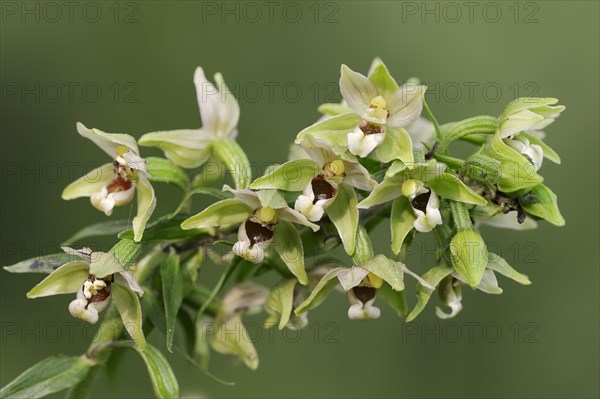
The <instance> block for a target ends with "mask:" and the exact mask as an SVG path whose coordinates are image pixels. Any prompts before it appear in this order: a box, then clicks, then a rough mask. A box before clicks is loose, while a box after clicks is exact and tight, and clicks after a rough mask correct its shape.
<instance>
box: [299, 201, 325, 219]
mask: <svg viewBox="0 0 600 399" xmlns="http://www.w3.org/2000/svg"><path fill="white" fill-rule="evenodd" d="M313 200H314V195H312V197H309V196H306V195H304V194H303V195H300V196H299V197H298V199H296V203H295V204H294V209H295V210H297V211H298V212H300V213H301V214H303V215H304V216H306V218H307V219H308V220H310V221H311V222H318V221H319V220H321V218H323V214H324V213H325V209H323V206H322V205H320V204H319V202H321V201H317V203H316V204H313Z"/></svg>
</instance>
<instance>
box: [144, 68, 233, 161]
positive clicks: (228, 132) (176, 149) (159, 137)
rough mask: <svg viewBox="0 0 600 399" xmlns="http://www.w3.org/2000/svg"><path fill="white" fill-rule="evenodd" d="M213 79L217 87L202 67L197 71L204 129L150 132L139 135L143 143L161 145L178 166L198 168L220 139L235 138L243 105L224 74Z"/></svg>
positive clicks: (198, 94) (153, 145)
mask: <svg viewBox="0 0 600 399" xmlns="http://www.w3.org/2000/svg"><path fill="white" fill-rule="evenodd" d="M214 78H215V82H216V87H215V85H214V84H212V83H211V82H210V81H208V79H206V76H205V75H204V70H203V69H202V68H200V67H198V68H196V72H195V73H194V85H195V86H196V96H197V99H198V107H199V108H200V117H201V119H202V128H200V129H181V130H169V131H159V132H152V133H147V134H144V135H143V136H142V137H141V138H140V140H139V143H140V145H142V146H147V147H158V148H160V149H161V150H163V151H164V153H165V156H166V157H167V158H169V159H170V160H171V161H173V162H174V163H176V164H177V165H179V166H181V167H184V168H195V167H198V166H200V165H202V164H204V163H205V162H206V161H207V160H208V159H209V158H210V156H211V155H212V152H213V144H214V143H215V142H216V141H217V140H219V139H227V140H235V138H236V137H237V124H238V120H239V118H240V107H239V105H238V102H237V100H236V99H235V97H234V96H233V94H232V93H231V91H230V90H229V88H228V87H227V86H226V85H225V82H224V81H223V76H222V75H221V74H220V73H217V74H215V77H214Z"/></svg>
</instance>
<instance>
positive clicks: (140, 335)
mask: <svg viewBox="0 0 600 399" xmlns="http://www.w3.org/2000/svg"><path fill="white" fill-rule="evenodd" d="M111 296H112V297H113V299H114V301H115V305H116V306H117V310H118V311H119V314H120V315H121V320H122V321H123V325H124V326H125V329H126V330H127V332H128V333H129V335H130V336H131V338H132V339H133V340H134V341H135V343H136V345H137V346H138V348H140V350H144V349H145V347H146V338H145V337H144V331H143V329H142V307H141V305H140V300H139V298H138V296H137V294H136V293H134V292H133V291H131V290H130V289H129V287H127V286H124V285H120V284H113V285H112V287H111Z"/></svg>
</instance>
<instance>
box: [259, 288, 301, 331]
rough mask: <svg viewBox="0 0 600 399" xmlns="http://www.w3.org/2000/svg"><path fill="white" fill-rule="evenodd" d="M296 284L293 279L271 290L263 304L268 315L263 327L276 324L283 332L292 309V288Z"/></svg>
mask: <svg viewBox="0 0 600 399" xmlns="http://www.w3.org/2000/svg"><path fill="white" fill-rule="evenodd" d="M297 283H298V281H296V280H295V279H290V280H287V281H284V282H283V283H280V284H279V285H277V286H275V287H274V288H273V289H272V290H271V292H270V293H269V297H268V298H267V301H266V302H265V311H266V312H267V313H268V314H269V318H268V320H267V321H265V327H267V328H268V327H271V326H272V325H275V324H276V325H278V327H279V329H280V330H283V329H284V328H285V327H286V326H287V325H288V323H289V322H290V316H291V315H292V310H293V307H294V288H295V287H296V284H297Z"/></svg>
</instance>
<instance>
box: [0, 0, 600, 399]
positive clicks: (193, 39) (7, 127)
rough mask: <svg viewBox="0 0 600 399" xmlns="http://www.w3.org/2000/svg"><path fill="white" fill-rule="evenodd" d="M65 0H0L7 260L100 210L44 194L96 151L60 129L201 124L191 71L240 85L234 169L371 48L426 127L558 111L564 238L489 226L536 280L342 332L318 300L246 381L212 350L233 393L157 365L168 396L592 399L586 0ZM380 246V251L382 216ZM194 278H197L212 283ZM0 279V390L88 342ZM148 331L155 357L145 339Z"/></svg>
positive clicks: (593, 242)
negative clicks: (239, 156) (518, 108)
mask: <svg viewBox="0 0 600 399" xmlns="http://www.w3.org/2000/svg"><path fill="white" fill-rule="evenodd" d="M75 3H76V4H74V5H73V6H72V7H73V8H72V9H71V11H72V13H70V12H69V8H68V7H67V6H65V5H64V4H63V3H62V2H57V3H48V4H47V3H45V2H14V1H3V2H2V4H1V6H2V24H1V52H2V54H1V61H0V65H1V79H2V118H1V122H0V123H1V136H0V137H1V143H2V144H1V154H2V155H1V157H2V160H1V161H2V175H1V177H2V185H1V187H2V193H1V198H2V204H1V220H2V223H1V241H2V248H1V255H2V256H1V260H2V262H1V263H2V264H3V265H6V264H12V263H14V262H16V261H18V260H20V259H22V258H26V257H32V256H35V255H39V254H44V253H52V252H56V247H57V245H58V243H59V242H60V241H61V240H63V239H65V238H66V237H68V236H69V235H70V234H72V233H73V232H75V231H76V230H78V229H79V228H80V227H82V226H84V225H86V224H89V223H92V222H97V221H101V220H105V217H104V216H103V215H102V214H100V213H99V212H97V211H95V210H93V209H92V208H91V206H90V205H89V203H88V201H86V200H79V201H73V202H70V203H66V202H63V201H61V199H60V192H61V190H62V188H63V187H64V186H65V185H66V184H67V183H68V182H70V181H71V179H72V178H74V177H77V176H78V175H79V174H80V173H81V172H82V171H83V170H85V169H89V167H90V165H91V164H98V163H100V162H104V161H105V157H104V156H103V154H102V153H101V152H100V151H99V150H98V149H97V148H95V147H94V145H93V144H92V143H90V142H88V141H86V140H84V139H81V138H79V137H78V136H77V134H76V131H75V122H76V121H82V122H84V123H85V124H86V125H88V126H93V127H98V128H101V129H103V130H105V131H109V132H127V133H130V134H132V135H134V136H136V137H139V136H140V135H141V134H142V133H144V132H147V131H152V130H159V129H173V128H185V127H198V126H199V125H200V119H199V115H198V110H197V105H196V99H195V92H194V86H193V84H192V74H193V71H194V68H195V67H196V66H198V65H201V66H203V67H204V68H205V70H206V71H207V75H209V76H210V75H212V74H213V73H214V72H217V71H221V72H223V74H224V76H225V79H226V82H227V83H228V85H229V86H230V87H231V88H232V89H233V90H234V91H237V93H238V94H239V95H238V97H239V98H240V105H241V110H242V113H241V120H240V125H239V130H240V135H239V142H240V143H241V144H242V146H243V147H244V148H245V149H246V151H247V153H248V154H249V157H250V159H251V160H254V161H256V162H259V163H264V164H268V163H274V162H282V161H283V160H284V159H285V158H286V155H287V150H288V145H289V143H290V142H291V141H292V140H293V138H294V136H295V134H296V133H297V132H298V131H299V130H301V129H302V128H303V127H305V126H307V125H308V124H310V123H312V121H314V120H315V119H316V118H317V117H318V114H317V112H316V107H317V106H318V104H319V103H321V102H326V101H334V100H335V101H337V100H338V99H339V95H338V94H337V86H336V85H337V80H338V77H339V66H340V64H341V63H346V64H348V65H349V66H350V67H352V68H353V69H355V70H360V71H363V73H364V72H366V70H367V68H368V66H369V64H370V62H371V60H372V59H373V57H374V56H380V57H382V58H383V59H384V61H385V62H386V64H387V65H388V67H389V68H390V70H391V71H392V74H393V75H394V76H395V77H396V78H397V79H400V80H404V79H407V78H409V77H412V76H418V77H420V78H421V79H422V80H423V81H424V82H425V83H426V84H427V85H428V86H429V94H428V97H427V98H428V101H429V103H430V105H431V108H432V109H433V111H434V113H435V114H436V116H437V118H438V120H440V121H441V122H448V121H452V120H459V119H462V118H465V117H468V116H473V115H477V114H492V115H498V114H500V113H501V112H502V109H503V107H504V105H505V104H506V103H507V102H508V101H510V100H512V99H513V98H514V97H515V96H524V95H537V96H552V97H557V98H559V99H560V102H561V104H565V105H566V106H567V110H566V112H564V113H563V116H561V117H560V118H559V119H558V120H557V122H556V123H554V124H553V125H552V126H551V127H550V128H549V129H547V133H548V139H547V141H548V143H549V144H550V145H551V146H552V147H554V148H555V149H557V150H558V151H559V153H560V154H561V156H562V159H563V163H562V165H560V166H556V165H553V164H551V163H549V162H546V163H545V164H544V166H543V169H542V174H543V175H544V176H545V177H546V182H547V184H548V185H549V186H550V187H552V189H553V190H554V191H555V192H556V193H557V194H558V196H559V199H560V205H561V209H562V212H563V214H564V216H565V218H566V220H567V225H566V227H564V228H556V227H554V226H551V225H549V224H546V223H540V228H539V229H538V230H536V231H530V232H511V231H505V230H502V231H493V230H491V229H486V230H485V234H486V239H487V240H488V241H490V242H491V243H493V244H492V245H494V247H495V248H496V251H497V252H501V254H502V255H503V256H504V257H505V258H506V259H507V260H508V261H509V262H510V263H512V264H513V266H515V267H516V268H518V269H519V270H521V271H522V272H524V273H526V274H528V275H529V276H530V277H531V278H532V280H533V282H534V283H533V285H532V286H529V287H523V286H518V285H517V284H516V283H513V282H511V281H507V280H504V279H502V280H501V286H503V288H504V289H505V292H504V294H503V295H501V296H489V295H484V294H481V293H476V292H471V291H468V292H465V293H464V305H465V309H464V310H463V312H462V313H461V314H460V315H459V316H458V317H457V318H456V319H454V320H452V321H447V322H443V321H439V320H437V319H436V318H435V315H434V310H435V305H436V304H437V299H436V300H435V301H432V302H433V303H432V304H430V306H429V307H428V308H427V309H426V310H425V311H424V313H423V314H422V315H421V316H420V318H418V319H417V321H416V322H415V323H412V324H411V325H405V324H403V323H402V322H401V320H400V319H398V318H397V317H395V316H394V314H393V313H392V311H391V310H390V309H389V308H387V307H386V306H385V305H383V304H382V305H381V307H382V309H383V316H382V318H381V319H380V320H379V321H377V322H370V323H361V322H351V321H349V320H347V317H346V310H347V304H346V301H345V298H343V297H342V296H341V295H334V296H332V297H331V299H330V300H329V301H328V302H326V303H325V304H324V305H323V306H322V307H321V308H319V309H318V310H317V311H312V312H311V313H310V314H309V319H310V325H309V328H308V329H307V330H305V331H304V332H302V335H301V336H299V337H296V335H294V334H293V333H290V334H289V335H288V336H285V335H282V334H281V333H275V334H274V336H273V337H272V338H271V337H269V335H268V333H267V332H266V331H263V333H262V336H261V338H260V339H259V340H258V342H257V344H256V345H257V348H258V351H259V355H260V358H261V365H260V367H259V369H258V370H257V371H255V372H252V371H249V370H248V369H246V368H245V367H244V366H243V365H241V364H239V363H238V362H237V361H235V360H234V359H232V358H229V357H224V356H221V355H214V356H213V357H212V360H211V361H212V363H211V370H212V371H213V372H214V373H215V374H216V375H218V376H220V377H223V378H225V379H228V380H233V381H236V382H237V385H236V386H234V387H226V386H222V385H219V384H217V383H215V382H213V381H212V380H210V379H208V378H207V377H205V376H204V375H203V374H201V373H200V372H199V371H197V370H195V369H193V368H192V367H190V366H189V365H187V364H186V363H185V362H184V361H183V360H182V359H181V358H180V357H178V356H176V355H168V358H169V360H170V361H172V363H173V365H174V367H175V370H176V373H177V374H178V376H179V378H180V384H181V387H182V394H183V395H184V396H188V397H345V398H348V397H544V398H549V397H571V398H572V397H598V395H599V382H598V375H599V343H598V342H599V339H598V338H599V316H598V315H599V313H600V312H599V309H598V308H599V296H598V292H599V290H598V282H599V276H598V263H599V262H598V242H599V237H598V226H599V220H598V169H599V168H598V149H599V145H598V136H599V134H598V133H599V117H598V110H599V109H600V107H599V105H600V104H599V82H598V79H599V36H600V32H599V3H598V2H597V1H537V2H521V3H519V2H513V1H510V2H491V3H487V2H471V3H469V2H448V3H446V2H426V3H422V2H392V1H387V2H378V1H368V2H367V1H336V2H321V3H316V2H292V3H291V4H288V3H285V2H275V3H269V2H254V3H250V5H248V4H247V3H245V2H192V1H170V2H166V1H138V2H113V1H106V2H95V3H94V2H92V3H86V2H75ZM270 10H271V12H272V13H270ZM58 13H60V14H58ZM57 88H59V89H60V90H59V91H57ZM71 88H72V91H71ZM270 88H272V89H270ZM98 89H99V90H100V92H99V91H98ZM271 90H272V91H271ZM146 154H158V153H155V152H152V151H148V152H146ZM71 163H73V166H70V165H71ZM158 194H159V201H160V206H159V209H158V212H163V213H166V212H168V211H169V210H171V209H172V208H173V207H174V206H175V204H176V203H177V200H178V195H179V193H178V192H177V190H175V189H172V188H168V187H160V188H159V189H158ZM198 205H199V206H200V205H201V204H198ZM133 209H134V208H133ZM131 212H132V208H129V207H128V208H127V209H121V210H120V211H119V212H116V213H117V215H115V217H119V216H121V217H123V216H124V217H127V216H128V215H130V214H131ZM157 214H159V213H157ZM377 234H378V235H377V238H379V240H378V242H381V243H383V244H385V243H386V242H387V240H388V237H387V235H386V234H387V228H386V226H382V227H381V228H380V229H379V230H378V233H377ZM383 244H382V245H380V248H381V249H383V248H384V247H385V245H383ZM91 245H93V246H95V247H96V248H97V249H107V248H108V247H109V245H110V242H109V241H107V240H94V241H93V242H92V243H91ZM433 251H434V247H433V244H432V243H431V242H429V241H424V244H423V246H422V247H420V248H419V251H418V253H415V254H413V255H412V256H411V257H410V264H409V266H410V267H411V268H413V269H414V270H416V271H418V272H420V273H422V272H424V271H425V270H427V269H428V268H429V267H431V266H432V264H433V254H432V252H433ZM207 268H210V269H211V270H207V275H209V277H210V276H211V275H214V274H216V273H217V272H219V270H217V268H216V267H215V266H207ZM0 277H1V286H2V288H1V295H2V297H1V298H2V300H1V309H2V313H1V319H2V335H1V360H0V369H1V375H0V384H1V385H5V384H6V383H7V382H9V381H10V380H11V379H13V378H14V377H15V376H17V375H18V374H19V373H20V372H22V371H23V370H24V369H26V368H27V367H29V366H31V365H32V364H34V363H35V362H37V361H39V360H41V359H43V358H44V357H46V356H49V355H51V354H54V353H57V352H63V353H67V354H78V353H81V352H82V351H84V350H85V348H86V346H87V342H86V341H87V340H86V336H89V335H91V334H92V332H93V330H92V329H85V328H84V326H83V325H82V324H80V323H78V322H76V321H75V320H73V319H71V318H70V316H69V315H68V312H67V304H68V302H69V301H70V300H71V299H70V298H67V297H60V298H49V299H39V300H36V301H28V300H26V299H25V292H26V291H27V290H28V289H29V288H30V287H31V286H32V285H34V284H35V283H36V282H37V281H39V279H40V278H41V277H42V276H38V275H10V274H8V273H6V272H4V271H2V272H1V273H0ZM410 289H412V287H411V288H410ZM408 292H409V295H408V298H409V300H410V301H411V304H413V303H414V297H413V294H412V292H413V291H410V290H409V291H408ZM250 320H253V321H256V322H260V321H261V320H262V317H260V318H252V319H250ZM69 323H72V324H69ZM327 323H332V324H327ZM70 326H71V327H70ZM70 328H72V330H71V331H73V334H72V337H71V336H69V335H70V334H69V331H70ZM470 331H472V332H473V334H472V336H470V334H469V332H470ZM457 334H460V336H459V337H457ZM498 334H500V336H498ZM153 341H154V342H155V343H156V344H157V345H158V346H159V347H161V348H162V349H164V346H163V343H162V339H161V338H160V337H158V336H154V337H153ZM114 371H116V373H117V377H116V379H115V380H114V381H115V382H114V383H110V384H109V383H108V382H106V381H104V380H103V381H101V382H100V383H99V384H97V385H96V390H95V391H94V393H93V394H94V396H96V397H99V398H100V397H140V398H141V397H149V396H151V394H152V392H151V387H150V384H149V379H148V377H147V375H146V373H145V370H144V368H143V364H142V362H141V360H140V359H139V358H137V357H136V356H135V355H134V354H133V353H131V354H129V355H127V356H126V357H125V358H124V362H123V364H122V365H121V367H120V368H119V369H117V370H114ZM103 378H105V377H103Z"/></svg>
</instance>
